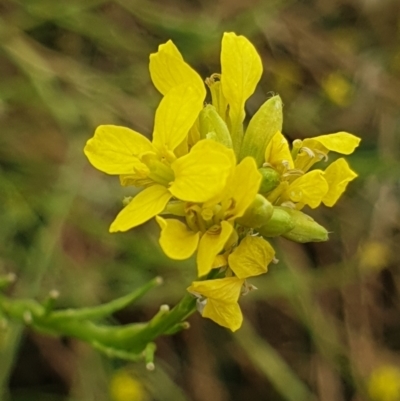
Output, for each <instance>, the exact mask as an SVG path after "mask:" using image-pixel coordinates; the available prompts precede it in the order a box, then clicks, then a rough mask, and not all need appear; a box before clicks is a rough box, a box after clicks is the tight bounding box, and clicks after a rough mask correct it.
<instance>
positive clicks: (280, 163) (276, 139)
mask: <svg viewBox="0 0 400 401" xmlns="http://www.w3.org/2000/svg"><path fill="white" fill-rule="evenodd" d="M265 161H266V163H269V164H271V165H272V166H273V167H274V168H275V169H277V170H278V171H283V170H284V169H286V166H287V168H289V169H292V168H293V159H292V155H291V153H290V149H289V143H288V141H287V139H286V138H285V137H284V136H283V135H282V133H280V132H277V133H276V134H275V135H274V136H273V137H272V139H271V141H270V142H269V144H268V145H267V148H266V149H265Z"/></svg>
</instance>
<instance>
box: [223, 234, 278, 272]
mask: <svg viewBox="0 0 400 401" xmlns="http://www.w3.org/2000/svg"><path fill="white" fill-rule="evenodd" d="M274 256H275V251H274V248H272V246H271V245H270V244H269V242H267V241H265V240H264V239H262V238H261V237H245V238H244V239H243V240H242V242H241V243H240V244H239V246H238V247H237V248H236V249H235V250H234V251H233V252H232V253H231V254H230V255H229V257H228V262H229V267H230V268H231V269H232V270H233V272H234V273H235V274H236V276H237V277H238V278H241V279H245V278H248V277H252V276H258V275H260V274H263V273H266V272H267V270H268V265H269V264H270V263H271V262H272V260H273V259H274Z"/></svg>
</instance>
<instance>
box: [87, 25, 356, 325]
mask: <svg viewBox="0 0 400 401" xmlns="http://www.w3.org/2000/svg"><path fill="white" fill-rule="evenodd" d="M261 74H262V63H261V59H260V56H259V55H258V53H257V51H256V50H255V48H254V47H253V45H252V44H251V43H250V42H249V41H248V40H247V39H246V38H245V37H243V36H238V35H236V34H234V33H225V34H224V36H223V39H222V49H221V73H220V74H213V75H211V77H209V78H207V79H206V80H205V83H206V86H207V87H208V88H209V90H210V93H211V102H209V104H207V105H205V104H204V102H205V98H206V86H205V85H204V83H203V80H202V78H201V77H200V76H199V75H198V74H197V72H196V71H195V70H193V69H192V68H191V67H190V66H189V65H188V64H187V63H186V62H185V61H184V60H183V57H182V55H181V53H180V52H179V50H178V49H177V48H176V46H175V45H174V44H173V42H172V41H168V42H167V43H165V44H163V45H161V46H160V47H159V49H158V51H157V52H156V53H154V54H152V55H151V56H150V75H151V78H152V81H153V83H154V85H155V87H156V88H157V89H158V90H159V92H160V93H161V94H162V95H163V98H162V100H161V102H160V104H159V106H158V108H157V111H156V114H155V122H154V130H153V139H152V141H150V140H148V139H147V138H146V137H145V136H144V135H142V134H140V133H138V132H136V131H133V130H131V129H128V128H125V127H119V126H112V125H107V126H100V127H98V128H97V130H96V132H95V135H94V137H93V138H91V139H90V140H89V141H88V142H87V144H86V147H85V154H86V156H87V157H88V158H89V160H90V162H91V163H92V164H93V166H95V167H96V168H97V169H99V170H101V171H103V172H105V173H108V174H115V175H119V177H120V181H121V184H122V185H123V186H131V185H133V186H136V187H141V188H143V189H142V191H141V192H139V193H138V194H137V195H136V196H135V197H133V199H132V200H131V201H130V202H129V203H128V205H127V206H126V207H124V208H123V209H122V211H121V212H120V213H119V214H118V216H117V217H116V219H115V220H114V222H113V223H112V224H111V227H110V231H111V232H115V231H126V230H129V229H131V228H134V227H136V226H138V225H140V224H142V223H144V222H146V221H148V220H150V219H151V218H153V217H155V218H156V221H157V223H158V224H159V226H160V228H161V235H160V245H161V248H162V249H163V251H164V252H165V254H166V255H167V256H168V257H170V258H171V259H175V260H182V259H187V258H189V257H190V256H192V255H193V254H194V253H196V262H197V274H198V277H199V280H198V281H194V282H193V283H192V285H191V286H190V287H189V288H188V291H189V292H190V293H192V294H194V295H195V296H196V297H198V306H199V310H200V311H201V313H202V315H203V316H204V317H208V318H210V319H212V320H214V321H215V322H217V323H218V324H220V325H222V326H225V327H228V328H230V329H231V330H232V331H234V330H237V329H238V328H239V327H240V326H241V323H242V319H243V318H242V313H241V311H240V307H239V305H238V299H239V297H240V295H242V294H245V293H247V292H248V291H249V290H251V289H252V288H254V287H252V286H251V285H250V284H248V283H247V279H248V278H250V277H253V276H257V275H260V274H263V273H266V272H267V269H268V265H269V264H270V263H271V262H273V261H274V260H275V252H274V249H273V248H272V246H271V245H270V243H269V242H268V241H267V240H266V238H268V237H274V236H279V235H282V236H284V237H285V238H288V239H291V240H293V241H297V242H308V241H324V240H326V239H327V231H326V230H325V228H323V227H322V226H320V225H319V224H318V223H316V222H315V221H314V220H313V219H312V218H311V217H309V216H308V215H306V214H304V213H303V212H302V211H301V209H302V208H303V207H304V206H306V205H307V206H309V207H311V208H316V207H317V206H319V205H320V204H321V203H323V204H325V205H327V206H333V205H334V204H335V202H336V201H337V200H338V198H339V197H340V196H341V194H342V193H343V192H344V191H345V189H346V186H347V184H348V182H350V181H351V180H353V179H354V178H355V177H356V176H357V175H356V174H355V173H354V172H353V171H352V170H351V169H350V168H349V166H348V164H347V162H346V161H345V160H344V159H343V158H339V159H337V160H336V161H334V162H333V163H332V164H330V165H329V166H328V167H327V168H326V169H325V171H323V170H321V169H312V170H310V169H311V168H312V167H313V165H314V164H315V163H317V162H319V161H321V160H323V159H325V160H326V159H327V154H328V152H329V151H332V152H337V153H341V154H346V155H348V154H350V153H352V152H353V151H354V149H355V148H356V147H357V146H358V143H359V141H360V140H359V138H357V137H355V136H354V135H351V134H349V133H345V132H340V133H336V134H329V135H322V136H319V137H316V138H310V139H305V140H303V141H300V140H296V141H294V143H293V148H292V150H290V149H289V145H288V142H287V140H286V139H285V138H284V136H283V135H282V134H281V130H282V102H281V99H280V98H279V96H273V97H271V98H270V99H268V100H267V101H266V102H265V103H264V104H263V105H262V106H261V107H260V109H259V110H258V111H257V112H256V113H255V115H254V116H253V117H252V118H251V120H250V122H249V124H248V125H247V127H244V125H243V122H244V119H245V103H246V101H247V99H248V98H249V97H250V96H251V95H252V94H253V92H254V90H255V88H256V85H257V84H258V82H259V80H260V78H261Z"/></svg>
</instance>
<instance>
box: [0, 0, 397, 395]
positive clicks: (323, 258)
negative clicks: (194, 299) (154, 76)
mask: <svg viewBox="0 0 400 401" xmlns="http://www.w3.org/2000/svg"><path fill="white" fill-rule="evenodd" d="M224 31H234V32H236V33H238V34H243V35H245V36H247V37H248V38H249V39H250V40H251V41H252V42H253V43H254V45H255V46H256V48H257V49H258V51H259V53H260V55H261V57H262V60H263V65H264V74H263V77H262V81H261V84H260V85H259V86H258V89H257V91H256V93H255V94H254V96H253V97H252V98H251V99H250V101H249V102H248V104H247V109H248V114H249V115H251V114H252V113H254V111H255V110H257V108H258V107H259V105H260V104H261V103H262V102H263V101H264V100H265V98H266V97H268V96H269V94H270V93H271V92H273V93H278V94H279V95H280V96H281V97H282V99H283V102H284V105H285V108H284V133H285V134H286V135H287V136H288V137H289V138H290V139H291V140H293V139H296V138H303V137H308V136H314V135H318V134H321V133H330V132H336V131H342V130H345V131H348V132H352V133H354V134H356V135H358V136H360V137H361V138H362V145H361V147H360V148H359V149H358V150H357V151H356V153H355V154H354V155H352V156H351V157H350V158H349V161H350V164H351V165H352V167H353V169H354V170H356V171H357V172H358V174H359V178H358V179H357V180H356V181H355V182H353V183H351V185H350V186H349V190H348V191H347V192H346V194H345V196H344V197H343V198H342V199H341V201H340V202H339V203H338V204H337V205H336V206H335V207H334V208H332V209H329V208H324V209H321V210H318V212H316V213H314V214H313V215H314V217H315V218H316V219H317V220H318V221H319V222H320V223H321V224H323V225H324V226H325V227H327V228H328V229H329V230H330V231H331V235H330V240H329V242H327V243H321V244H308V245H298V244H294V243H290V242H288V241H284V240H282V241H276V242H275V243H274V246H275V248H276V249H277V256H278V258H279V260H280V263H279V264H278V265H274V266H273V267H271V268H270V272H269V274H268V275H267V276H263V277H262V278H259V279H257V280H254V281H253V283H254V284H255V285H256V286H257V287H258V288H259V290H258V291H256V292H253V293H251V294H250V295H249V296H247V297H245V298H244V299H243V300H242V302H241V304H242V308H243V311H244V315H245V316H246V318H247V322H246V324H245V325H244V327H243V328H242V329H241V330H240V331H238V332H237V333H235V334H234V335H232V334H231V333H230V332H228V331H226V330H224V329H222V328H220V327H217V326H216V325H215V324H213V323H212V322H210V321H207V320H206V319H202V318H201V317H200V316H198V315H195V316H193V317H191V318H190V323H191V329H190V330H188V331H185V332H183V333H180V334H178V335H176V336H173V337H170V338H162V339H160V340H159V341H158V352H157V360H156V366H157V368H156V371H155V372H146V371H145V369H144V367H143V366H142V365H140V364H138V365H126V364H125V363H124V362H121V361H115V360H108V359H106V358H104V357H103V356H101V355H99V354H98V353H97V352H96V351H94V350H92V349H90V348H89V347H88V346H86V345H84V344H82V343H79V342H78V341H74V340H73V339H55V338H51V337H47V336H44V335H39V334H37V333H33V332H31V331H30V330H29V329H28V330H26V329H24V328H22V327H20V326H19V325H17V324H13V325H11V326H9V328H8V329H7V330H3V331H1V332H0V393H1V394H2V395H0V397H1V400H7V401H11V400H12V401H35V400H41V401H46V400H51V401H61V400H64V401H67V400H68V401H78V400H79V401H90V400H96V401H103V400H104V401H106V400H109V396H108V386H109V381H110V378H111V377H112V376H113V375H114V373H115V372H116V371H117V370H118V369H120V368H123V367H125V368H127V369H129V371H130V372H133V373H134V374H135V375H136V377H138V378H139V380H140V381H141V383H142V384H143V386H144V388H145V389H146V391H147V392H148V397H147V398H148V399H149V400H163V401H164V400H165V401H168V400H171V401H180V400H182V401H183V400H194V401H202V400H207V401H228V400H232V401H243V400H272V401H274V400H277V401H279V400H291V401H302V400H304V401H309V400H312V399H315V400H322V401H342V400H352V401H361V400H368V399H369V398H368V394H367V392H366V386H367V383H368V377H369V376H370V374H371V373H372V372H374V371H375V369H378V368H379V367H380V366H386V365H392V366H397V367H399V366H400V304H399V287H400V269H399V259H400V258H399V251H398V247H399V243H400V231H399V228H400V226H399V183H400V182H399V177H400V176H399V171H400V163H399V160H400V159H399V153H400V146H399V145H400V144H399V138H400V135H399V134H400V132H399V131H400V95H399V94H400V3H399V2H398V1H397V0H379V1H378V0H354V1H351V0H302V1H294V0H268V1H266V0H265V1H257V0H248V1H246V2H242V1H238V0H233V1H228V0H219V1H218V0H217V1H211V0H197V1H194V0H193V1H189V0H187V1H178V0H165V1H136V0H114V1H106V0H85V1H80V0H69V1H52V0H26V1H22V0H21V1H17V0H8V1H7V0H0V120H1V134H0V222H1V223H0V272H15V273H16V274H17V275H18V278H19V279H18V282H17V283H16V285H15V286H14V288H12V290H11V292H10V294H12V296H15V297H35V298H37V299H43V298H45V296H46V294H47V293H48V292H49V291H50V290H52V289H57V290H59V291H60V293H61V298H60V301H59V306H60V307H63V306H79V305H95V304H98V303H101V302H103V301H106V300H110V299H112V298H115V297H117V296H118V295H122V294H124V293H126V292H127V291H129V290H130V289H132V288H134V287H137V286H140V285H141V284H142V283H144V282H145V281H146V280H148V279H149V278H152V277H154V276H155V275H161V276H163V277H164V278H165V285H164V286H163V288H161V289H159V290H156V291H153V293H151V294H149V295H148V296H146V298H144V299H143V300H142V301H141V302H140V303H139V304H137V305H134V306H132V307H131V308H128V309H127V310H125V311H124V312H121V313H119V314H118V315H116V316H115V320H116V321H118V322H120V323H125V322H132V321H137V320H138V321H140V320H144V319H146V318H149V317H150V316H152V315H153V314H154V312H155V311H156V310H157V309H158V307H159V305H160V304H162V303H168V304H171V305H173V304H174V303H175V302H176V301H177V300H178V299H179V298H180V297H181V295H182V294H183V293H184V289H185V288H186V287H187V285H188V284H189V283H190V281H191V279H193V277H194V271H195V270H194V264H193V261H188V262H179V263H176V262H173V261H170V260H168V259H167V258H166V257H165V256H163V254H162V253H161V251H160V249H159V246H158V243H157V235H158V230H157V228H156V227H155V225H154V224H152V223H149V224H147V225H145V226H143V227H141V228H139V229H137V230H134V231H131V232H128V233H125V234H113V235H111V234H109V233H108V225H109V224H110V222H111V221H112V219H113V217H114V216H115V214H116V213H117V212H118V211H119V210H120V207H121V199H122V198H123V196H125V195H129V191H127V190H126V189H123V188H121V187H120V186H119V183H118V180H117V179H115V177H109V176H106V175H103V174H101V173H99V172H98V171H95V170H94V169H93V168H92V167H91V166H90V165H89V164H88V162H87V160H86V159H85V157H84V155H83V153H82V149H83V146H84V143H85V141H86V140H87V139H88V138H89V137H90V136H91V135H92V133H93V131H94V129H95V127H96V126H97V125H99V124H119V125H125V126H128V127H132V128H134V129H136V130H137V131H139V132H142V133H144V134H148V135H150V134H151V131H152V118H153V113H154V110H155V108H156V106H157V103H158V102H159V100H160V95H159V94H158V93H157V91H156V90H155V88H154V87H153V86H152V84H151V81H150V77H149V73H148V56H149V54H150V53H151V52H154V51H156V49H157V46H158V45H159V44H161V43H163V42H165V41H166V40H168V39H172V40H173V41H174V42H175V43H176V44H177V46H178V47H179V49H180V50H181V52H182V54H183V55H184V57H185V59H186V61H188V62H189V63H190V64H191V65H192V66H193V67H194V68H196V69H197V70H198V71H199V72H200V73H201V74H202V76H203V77H206V76H209V75H210V74H211V73H213V72H219V50H220V40H221V37H222V33H223V32H224ZM127 401H128V400H127ZM132 401H134V400H132ZM137 401H139V400H137Z"/></svg>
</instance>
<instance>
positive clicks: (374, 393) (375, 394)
mask: <svg viewBox="0 0 400 401" xmlns="http://www.w3.org/2000/svg"><path fill="white" fill-rule="evenodd" d="M368 393H369V395H370V397H371V399H373V400H374V401H398V400H400V369H398V368H396V367H394V366H390V365H386V366H381V367H380V368H378V369H376V370H375V371H374V372H373V373H372V375H371V376H370V378H369V380H368Z"/></svg>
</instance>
